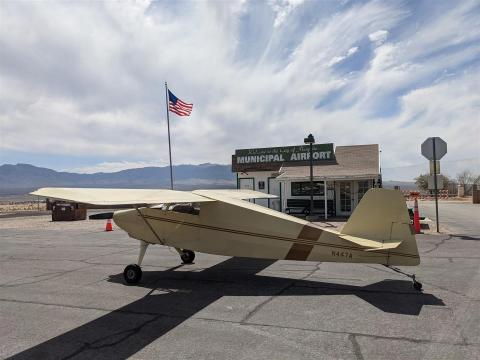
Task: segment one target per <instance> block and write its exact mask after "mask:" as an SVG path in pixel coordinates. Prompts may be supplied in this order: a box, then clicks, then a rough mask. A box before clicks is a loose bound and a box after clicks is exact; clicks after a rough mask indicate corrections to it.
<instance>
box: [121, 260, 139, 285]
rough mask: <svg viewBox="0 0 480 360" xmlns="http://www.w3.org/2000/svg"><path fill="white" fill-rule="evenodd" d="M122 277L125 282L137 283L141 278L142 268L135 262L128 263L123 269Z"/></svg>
mask: <svg viewBox="0 0 480 360" xmlns="http://www.w3.org/2000/svg"><path fill="white" fill-rule="evenodd" d="M123 278H124V279H125V282H126V283H127V284H138V282H139V281H140V279H141V278H142V268H141V267H140V266H138V265H137V264H130V265H128V266H127V267H125V270H123Z"/></svg>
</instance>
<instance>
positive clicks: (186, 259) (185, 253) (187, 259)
mask: <svg viewBox="0 0 480 360" xmlns="http://www.w3.org/2000/svg"><path fill="white" fill-rule="evenodd" d="M180 259H182V261H183V263H184V264H191V263H193V260H195V253H194V252H193V251H192V250H182V255H180Z"/></svg>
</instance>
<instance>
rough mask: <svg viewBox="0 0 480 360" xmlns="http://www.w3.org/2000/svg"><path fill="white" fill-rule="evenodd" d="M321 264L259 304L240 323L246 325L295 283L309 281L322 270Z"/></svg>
mask: <svg viewBox="0 0 480 360" xmlns="http://www.w3.org/2000/svg"><path fill="white" fill-rule="evenodd" d="M320 264H321V263H317V264H316V266H315V269H313V270H311V271H310V272H309V273H308V274H307V275H305V276H304V277H302V278H300V279H292V281H291V282H290V283H289V284H287V285H286V286H284V287H283V288H281V289H280V290H279V291H278V292H277V293H276V294H274V295H272V296H269V297H268V298H267V299H266V300H265V301H262V302H261V303H260V304H258V305H257V306H255V307H254V308H253V310H251V311H250V312H249V313H247V315H245V316H244V318H243V319H242V321H240V323H245V322H246V321H247V320H248V319H250V318H252V317H253V316H254V315H255V314H256V313H257V312H258V311H260V309H262V308H263V307H264V306H265V305H266V304H267V303H269V302H270V301H272V300H274V299H275V298H277V297H278V296H280V295H282V294H283V293H284V292H285V291H287V290H288V289H289V288H291V287H292V286H295V283H296V282H297V281H299V280H305V279H307V278H308V277H309V276H311V275H313V274H314V273H315V272H316V271H317V270H320Z"/></svg>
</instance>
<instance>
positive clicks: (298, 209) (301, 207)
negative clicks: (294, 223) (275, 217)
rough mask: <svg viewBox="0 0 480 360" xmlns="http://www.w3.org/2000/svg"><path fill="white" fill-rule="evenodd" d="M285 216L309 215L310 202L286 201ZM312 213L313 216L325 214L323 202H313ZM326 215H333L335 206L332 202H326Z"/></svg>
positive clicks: (302, 200) (300, 200)
mask: <svg viewBox="0 0 480 360" xmlns="http://www.w3.org/2000/svg"><path fill="white" fill-rule="evenodd" d="M285 212H286V213H287V214H304V215H305V216H306V215H309V214H310V200H309V199H287V207H286V208H285ZM313 212H314V213H315V214H324V213H325V202H324V201H323V200H313ZM327 214H329V215H335V206H334V203H333V200H327Z"/></svg>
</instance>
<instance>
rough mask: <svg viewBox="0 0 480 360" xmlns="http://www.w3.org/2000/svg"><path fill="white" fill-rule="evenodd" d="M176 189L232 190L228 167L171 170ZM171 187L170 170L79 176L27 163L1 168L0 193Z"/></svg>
mask: <svg viewBox="0 0 480 360" xmlns="http://www.w3.org/2000/svg"><path fill="white" fill-rule="evenodd" d="M173 178H174V186H175V189H178V190H191V189H195V188H219V187H221V188H234V187H235V186H236V181H235V178H236V177H235V174H234V173H232V170H231V166H230V165H219V164H210V163H207V164H200V165H176V166H174V167H173ZM49 186H58V187H114V188H147V189H148V188H170V170H169V167H168V166H165V167H144V168H137V169H128V170H122V171H117V172H112V173H102V172H100V173H95V174H78V173H71V172H63V171H62V172H60V171H55V170H52V169H47V168H42V167H37V166H33V165H29V164H16V165H11V164H5V165H1V166H0V194H2V195H10V194H24V193H26V192H29V191H32V190H34V189H37V188H39V187H49Z"/></svg>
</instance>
